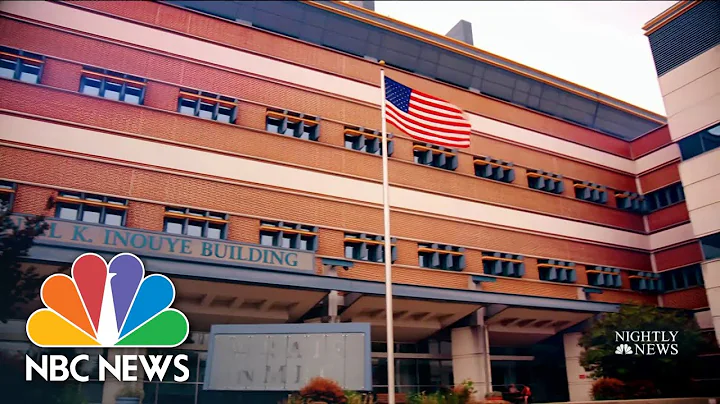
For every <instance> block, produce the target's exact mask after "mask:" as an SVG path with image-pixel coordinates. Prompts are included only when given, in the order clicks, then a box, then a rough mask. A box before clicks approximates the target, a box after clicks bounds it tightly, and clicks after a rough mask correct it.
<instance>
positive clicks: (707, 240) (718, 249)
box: [700, 233, 720, 260]
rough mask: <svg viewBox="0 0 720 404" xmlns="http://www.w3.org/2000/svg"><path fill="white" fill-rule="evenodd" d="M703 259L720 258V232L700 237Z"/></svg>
mask: <svg viewBox="0 0 720 404" xmlns="http://www.w3.org/2000/svg"><path fill="white" fill-rule="evenodd" d="M700 245H701V246H702V251H703V255H704V256H705V260H714V259H717V258H720V233H715V234H711V235H709V236H705V237H702V238H701V239H700Z"/></svg>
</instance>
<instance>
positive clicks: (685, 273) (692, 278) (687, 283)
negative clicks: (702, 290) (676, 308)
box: [656, 264, 705, 292]
mask: <svg viewBox="0 0 720 404" xmlns="http://www.w3.org/2000/svg"><path fill="white" fill-rule="evenodd" d="M656 275H659V277H660V279H661V282H662V283H661V287H662V288H663V290H664V291H666V292H669V291H673V290H678V289H686V288H691V287H694V286H702V285H704V284H705V282H704V281H703V276H702V267H701V266H700V264H693V265H689V266H686V267H682V268H677V269H673V270H670V271H664V272H661V273H660V274H656Z"/></svg>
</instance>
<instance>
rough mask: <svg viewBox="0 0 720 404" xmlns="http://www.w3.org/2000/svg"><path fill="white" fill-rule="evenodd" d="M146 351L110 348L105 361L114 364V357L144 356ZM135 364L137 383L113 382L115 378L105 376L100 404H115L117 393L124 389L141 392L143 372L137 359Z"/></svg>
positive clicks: (142, 349)
mask: <svg viewBox="0 0 720 404" xmlns="http://www.w3.org/2000/svg"><path fill="white" fill-rule="evenodd" d="M146 351H147V350H146V349H145V348H122V349H118V348H111V349H109V350H108V356H107V358H106V359H107V360H108V362H110V363H115V362H114V360H115V358H114V357H115V355H145V353H146ZM135 363H136V364H137V366H138V370H137V372H136V374H137V382H121V381H118V380H115V377H113V376H112V375H111V374H107V376H108V377H107V378H106V379H105V383H103V395H102V404H115V398H117V395H118V393H119V392H120V391H121V390H123V388H125V387H129V388H134V389H138V390H142V388H143V379H144V378H145V372H144V371H143V368H142V364H141V363H140V360H139V359H138V360H137V361H135Z"/></svg>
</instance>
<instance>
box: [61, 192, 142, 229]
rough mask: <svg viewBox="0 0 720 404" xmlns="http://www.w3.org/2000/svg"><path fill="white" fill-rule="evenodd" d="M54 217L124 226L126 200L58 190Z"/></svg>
mask: <svg viewBox="0 0 720 404" xmlns="http://www.w3.org/2000/svg"><path fill="white" fill-rule="evenodd" d="M55 202H56V205H55V217H57V218H60V219H67V220H78V221H81V222H87V223H97V224H106V225H110V226H124V225H125V217H126V212H127V209H128V206H127V200H125V199H120V198H112V197H108V196H102V195H94V194H86V193H82V192H59V193H58V196H57V197H56V198H55Z"/></svg>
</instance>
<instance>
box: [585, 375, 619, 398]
mask: <svg viewBox="0 0 720 404" xmlns="http://www.w3.org/2000/svg"><path fill="white" fill-rule="evenodd" d="M592 395H593V398H594V399H595V400H622V399H624V398H625V383H623V382H622V381H621V380H618V379H613V378H610V377H603V378H602V379H597V380H596V381H595V382H594V383H593V385H592Z"/></svg>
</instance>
